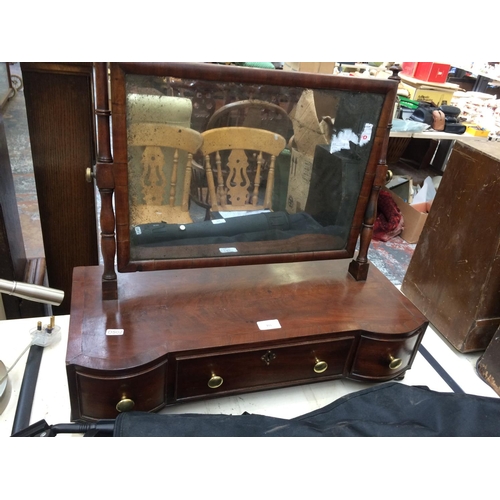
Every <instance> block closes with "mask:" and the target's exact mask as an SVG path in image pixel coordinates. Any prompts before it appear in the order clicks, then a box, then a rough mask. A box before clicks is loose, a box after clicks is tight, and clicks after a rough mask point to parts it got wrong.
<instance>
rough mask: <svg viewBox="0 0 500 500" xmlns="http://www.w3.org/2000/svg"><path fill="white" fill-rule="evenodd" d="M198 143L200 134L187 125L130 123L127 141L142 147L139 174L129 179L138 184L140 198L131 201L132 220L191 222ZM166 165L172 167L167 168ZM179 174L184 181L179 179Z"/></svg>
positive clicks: (142, 222) (140, 221) (141, 222)
mask: <svg viewBox="0 0 500 500" xmlns="http://www.w3.org/2000/svg"><path fill="white" fill-rule="evenodd" d="M201 143H202V137H201V134H200V133H198V132H196V131H195V130H192V129H189V128H185V127H179V126H172V125H165V124H161V123H132V124H131V125H129V128H128V145H129V147H133V146H140V147H141V151H142V155H141V159H140V164H141V167H142V168H141V170H142V171H141V175H140V178H139V179H132V180H131V183H134V182H136V183H139V184H140V189H141V195H142V200H143V203H136V202H133V203H131V206H130V223H131V224H134V225H137V224H144V223H148V222H159V221H165V222H170V223H188V222H192V220H191V217H190V215H189V191H190V184H191V174H192V159H193V154H194V153H196V151H197V150H198V149H199V147H200V146H201ZM183 152H184V154H183ZM183 156H184V159H183V158H182V157H183ZM167 165H171V168H168V169H167V168H166V166H167ZM167 172H169V173H168V175H167ZM181 173H182V174H183V175H181ZM182 178H183V182H179V181H178V179H182Z"/></svg>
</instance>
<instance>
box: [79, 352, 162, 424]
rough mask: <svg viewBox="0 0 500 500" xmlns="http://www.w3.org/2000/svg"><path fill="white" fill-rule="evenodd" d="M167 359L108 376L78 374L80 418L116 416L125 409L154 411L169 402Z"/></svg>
mask: <svg viewBox="0 0 500 500" xmlns="http://www.w3.org/2000/svg"><path fill="white" fill-rule="evenodd" d="M166 367H167V363H166V361H164V362H162V363H161V364H159V365H157V366H154V367H153V368H150V369H145V370H144V369H143V370H135V371H128V372H127V373H126V375H123V376H120V374H119V373H115V374H110V375H109V376H106V374H104V373H99V372H97V373H96V374H95V375H94V374H90V373H85V372H78V371H77V373H76V377H75V379H76V384H77V391H78V395H79V397H78V405H79V413H80V418H82V419H85V420H95V419H101V418H115V417H116V416H117V415H118V413H120V412H125V411H131V410H136V411H154V410H157V409H159V408H161V407H163V406H165V402H166V373H167V370H166Z"/></svg>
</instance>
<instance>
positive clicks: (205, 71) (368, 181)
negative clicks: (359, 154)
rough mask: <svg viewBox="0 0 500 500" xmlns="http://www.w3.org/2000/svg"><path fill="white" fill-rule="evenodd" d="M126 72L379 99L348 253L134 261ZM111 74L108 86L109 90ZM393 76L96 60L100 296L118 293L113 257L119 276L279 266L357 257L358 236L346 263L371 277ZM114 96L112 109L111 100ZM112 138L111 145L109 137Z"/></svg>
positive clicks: (393, 93)
mask: <svg viewBox="0 0 500 500" xmlns="http://www.w3.org/2000/svg"><path fill="white" fill-rule="evenodd" d="M127 74H133V75H145V76H147V75H149V76H159V77H162V76H170V77H176V78H188V79H202V80H208V81H218V82H236V83H247V84H261V85H276V86H286V87H300V88H309V89H329V90H340V91H350V92H360V93H372V94H380V95H382V96H383V105H382V109H381V111H380V118H379V121H378V124H377V127H376V128H375V129H374V130H373V137H374V139H373V145H372V149H371V152H370V156H369V159H368V164H367V167H366V171H365V176H364V180H363V183H362V186H361V191H360V195H359V198H358V203H357V206H356V209H355V212H354V217H353V221H352V224H351V228H350V231H349V236H348V239H347V243H346V246H345V248H343V249H339V250H327V251H311V252H301V253H290V254H286V253H272V254H267V255H242V256H238V257H234V256H231V257H227V256H226V257H225V256H220V257H210V258H199V259H191V258H190V259H175V260H150V261H133V260H131V258H130V231H129V200H128V170H127V168H128V164H127V130H126V114H125V102H126V89H125V78H126V75H127ZM108 77H110V87H109V86H108V84H109V80H108ZM397 79H398V78H397V75H394V76H393V77H391V78H390V79H385V80H384V79H370V78H350V77H344V76H334V75H324V74H312V73H301V72H288V71H278V70H265V69H251V68H242V67H235V66H226V65H219V64H207V63H109V65H108V63H95V64H94V83H95V105H96V109H95V113H96V129H97V162H96V166H95V172H94V174H93V175H94V177H95V178H96V183H97V187H98V189H99V193H100V196H101V213H100V225H101V251H102V257H103V265H104V271H103V276H102V292H103V299H104V300H110V299H116V298H117V295H118V286H117V274H116V269H115V257H116V261H117V268H118V271H119V272H135V271H154V270H166V269H181V268H193V267H209V266H228V265H250V264H265V263H284V262H297V261H308V260H325V259H345V258H351V257H353V255H354V252H355V248H356V243H357V240H358V237H359V238H360V245H359V251H358V255H357V257H356V259H355V260H353V261H352V262H351V264H350V266H349V272H350V274H351V275H352V276H353V277H354V279H356V280H365V279H366V277H367V273H368V267H369V264H368V259H367V254H368V248H369V245H370V241H371V237H372V233H373V225H374V222H375V218H376V214H377V199H378V193H379V190H380V188H381V187H382V185H383V184H384V182H385V177H386V172H387V165H386V152H387V145H388V140H389V131H390V128H391V124H392V117H393V110H394V103H395V99H396V92H397V81H394V80H397ZM109 89H110V91H111V103H112V104H111V109H110V103H109V97H110V93H109ZM111 139H112V140H111Z"/></svg>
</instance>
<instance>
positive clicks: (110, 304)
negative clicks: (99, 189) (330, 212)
mask: <svg viewBox="0 0 500 500" xmlns="http://www.w3.org/2000/svg"><path fill="white" fill-rule="evenodd" d="M101 275H102V268H101V267H98V266H93V267H80V268H76V269H75V273H74V287H73V299H72V312H71V320H70V328H69V342H68V351H67V358H66V362H67V372H68V381H69V387H70V395H71V401H72V418H73V419H95V418H105V417H113V416H115V415H116V414H117V410H116V405H117V404H118V403H119V402H120V401H121V400H122V399H123V400H129V399H130V400H132V401H134V403H135V405H134V408H135V409H142V410H145V411H154V410H155V409H158V408H159V407H161V406H164V405H170V404H175V403H179V402H182V401H187V400H191V399H199V398H209V397H217V396H222V395H229V394H235V393H238V392H249V391H255V390H261V389H270V388H276V387H283V386H287V385H297V384H300V383H305V382H308V383H309V382H314V381H321V380H329V379H333V378H339V377H348V378H352V379H358V380H372V381H383V380H390V379H394V378H396V377H400V376H402V375H403V373H404V371H405V370H407V369H408V368H409V367H410V366H411V363H412V360H413V357H414V355H415V353H416V350H417V348H418V345H419V343H420V340H421V338H422V335H423V333H424V330H425V326H426V324H427V321H426V319H425V317H424V316H423V315H422V314H421V313H420V312H419V311H418V310H417V309H416V308H415V307H414V306H413V305H412V304H411V303H410V302H409V301H408V300H407V299H406V298H405V297H404V296H403V295H402V294H401V293H400V292H399V291H398V290H397V289H396V288H395V287H394V286H393V285H392V284H391V283H390V282H389V281H388V280H387V279H386V278H385V277H384V276H383V275H382V274H381V273H380V271H378V270H377V269H376V268H374V267H373V266H372V267H370V270H369V277H368V280H367V281H356V280H355V279H354V278H353V277H352V276H350V275H349V272H348V261H347V260H336V261H315V262H303V263H290V264H266V265H253V266H235V267H229V268H207V269H183V270H170V271H157V272H148V273H133V274H130V273H127V274H123V275H120V276H119V280H118V283H119V294H118V296H119V299H118V300H108V301H103V300H102V294H101V287H100V280H101ZM259 322H264V323H259ZM259 325H260V327H259ZM261 328H262V329H261ZM120 330H123V334H122V335H114V334H113V335H109V334H108V335H107V334H106V332H107V331H108V333H109V331H111V333H115V332H117V331H120ZM394 360H396V361H394ZM320 362H324V363H326V365H327V368H326V369H325V370H324V371H321V370H322V369H323V368H324V365H322V364H321V363H320ZM318 363H320V365H319V366H317V364H318ZM391 363H392V366H391ZM213 377H215V378H217V377H220V378H221V379H223V383H222V385H220V386H217V387H213V388H211V387H210V386H209V381H210V380H211V379H212V378H213ZM146 383H147V390H146V386H145V385H144V384H146ZM212 385H217V384H214V383H212ZM144 391H146V393H147V394H144Z"/></svg>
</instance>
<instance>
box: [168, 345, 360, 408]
mask: <svg viewBox="0 0 500 500" xmlns="http://www.w3.org/2000/svg"><path fill="white" fill-rule="evenodd" d="M353 346H354V337H353V336H349V337H343V338H340V339H338V340H332V341H328V342H325V341H317V342H314V341H312V342H304V343H301V344H294V345H292V346H278V347H276V348H275V347H272V348H270V349H259V350H248V351H233V352H226V353H212V354H209V355H198V356H179V355H178V356H177V357H176V367H177V370H176V384H175V386H176V387H175V400H176V401H179V400H185V399H190V398H197V397H202V396H205V397H206V396H211V395H223V394H224V393H232V392H243V391H245V390H259V389H263V388H271V387H280V386H283V385H290V383H292V382H293V383H296V384H299V383H304V382H309V381H313V380H317V379H321V378H323V379H328V378H335V377H341V376H343V375H345V374H346V367H347V366H348V361H349V359H350V358H351V356H350V354H351V349H352V348H353Z"/></svg>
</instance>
